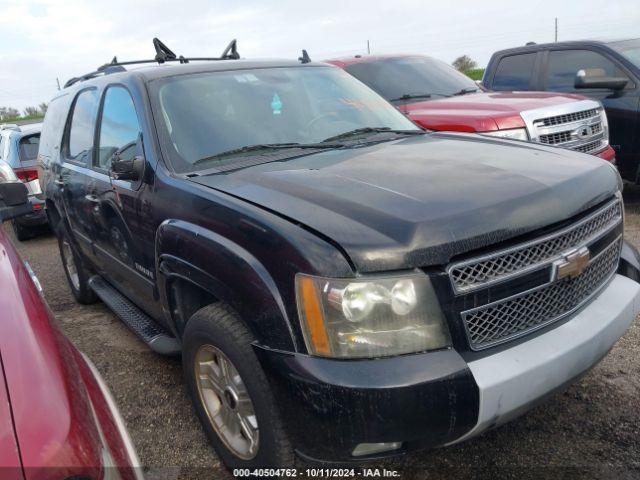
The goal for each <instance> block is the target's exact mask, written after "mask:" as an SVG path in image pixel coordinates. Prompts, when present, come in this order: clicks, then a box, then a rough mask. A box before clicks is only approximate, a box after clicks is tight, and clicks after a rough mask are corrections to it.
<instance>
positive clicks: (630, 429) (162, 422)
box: [15, 187, 640, 479]
mask: <svg viewBox="0 0 640 480" xmlns="http://www.w3.org/2000/svg"><path fill="white" fill-rule="evenodd" d="M625 198H626V202H627V207H626V212H627V217H626V222H627V224H626V236H627V238H628V239H630V240H631V241H632V242H633V243H634V244H635V245H636V246H638V247H640V188H637V187H627V189H626V192H625ZM15 243H16V244H18V246H19V249H20V251H21V252H22V255H23V256H24V258H25V259H26V260H28V261H29V262H30V263H31V265H32V266H33V269H34V270H35V272H36V274H37V275H38V277H39V278H40V281H41V283H42V285H43V287H44V291H45V295H46V298H47V300H48V301H49V304H50V305H51V309H52V310H53V312H54V313H55V315H56V317H57V319H58V320H59V321H60V323H61V324H62V327H63V329H64V331H65V332H66V334H67V335H68V336H69V337H70V338H71V339H72V340H73V342H74V343H75V344H76V345H77V346H78V347H79V348H80V349H81V350H82V351H84V352H85V353H86V354H87V355H88V356H89V357H90V358H91V359H92V360H93V362H94V363H95V364H96V365H97V367H98V368H99V370H100V371H101V372H102V374H103V375H104V377H105V379H106V381H107V383H108V384H109V386H110V388H111V390H112V392H113V394H114V396H115V398H116V400H117V402H118V404H119V406H120V409H121V411H122V414H123V416H124V418H125V420H126V422H127V425H128V427H129V431H130V432H131V435H132V437H133V441H134V444H135V445H136V447H137V450H138V453H139V455H140V459H141V461H142V463H143V465H145V467H146V468H147V477H148V478H158V479H159V478H162V479H164V478H167V479H169V478H171V479H173V478H221V477H226V476H227V474H226V473H225V472H224V470H223V468H222V467H221V465H220V462H219V461H218V459H217V457H216V455H215V453H214V452H213V451H212V449H211V448H210V447H209V446H208V444H207V441H206V439H205V436H204V434H203V431H202V429H201V428H200V425H199V423H198V421H197V419H196V417H195V413H194V411H193V409H192V407H191V404H190V402H189V400H188V398H187V395H186V390H185V386H184V382H183V380H182V376H181V366H180V361H179V360H178V359H167V358H163V357H160V356H158V355H155V354H154V353H152V352H151V351H149V350H148V349H147V348H146V347H145V345H144V344H142V343H141V342H139V341H138V340H137V339H136V337H135V336H134V335H133V334H132V333H130V332H129V331H128V330H127V328H126V327H124V326H123V324H121V323H120V321H119V320H118V319H117V318H116V317H115V316H114V315H113V314H112V313H111V312H110V311H109V310H108V309H107V308H106V307H105V306H104V305H102V304H100V303H98V304H96V305H92V306H89V307H87V306H80V305H77V304H76V303H75V302H74V300H73V298H72V296H71V293H70V291H69V289H68V287H67V283H66V279H65V277H64V273H63V271H62V265H61V263H60V259H59V255H58V249H57V244H56V240H55V238H54V237H53V236H51V235H47V236H41V237H39V238H37V239H34V240H30V241H27V242H23V243H19V242H15ZM639 344H640V321H638V320H637V321H636V323H635V324H634V325H633V326H632V327H631V329H630V330H629V331H628V332H627V334H626V335H625V336H624V337H623V338H622V340H621V341H620V342H619V343H618V344H617V345H616V346H615V348H614V349H613V351H612V352H611V353H610V354H609V355H608V356H607V357H606V358H605V360H604V361H603V362H602V363H601V364H600V365H598V366H597V367H596V368H595V369H594V370H593V371H591V372H590V373H589V374H588V375H586V376H585V377H584V378H583V379H582V380H581V381H579V382H578V383H576V384H574V385H573V386H571V387H570V388H569V389H568V390H567V391H566V392H564V393H561V394H558V395H556V396H555V397H553V398H552V399H550V400H549V401H548V402H547V403H545V404H544V405H542V406H540V407H538V408H536V409H535V410H533V411H531V412H530V413H528V414H527V415H525V416H523V417H521V418H520V419H518V420H516V421H514V422H512V423H510V424H508V425H505V426H503V427H501V428H498V429H496V430H494V431H491V432H488V433H486V434H485V435H483V436H481V437H480V438H476V439H474V440H471V441H469V442H467V443H465V444H463V445H459V446H455V447H451V448H447V449H442V450H437V451H431V452H423V453H416V454H412V455H409V456H407V457H406V458H404V459H402V460H399V461H394V462H392V463H390V464H388V467H390V468H394V469H397V470H399V471H400V472H401V473H402V477H403V478H451V477H452V476H453V477H458V478H459V477H494V476H498V475H499V476H500V477H511V478H523V477H527V478H540V477H548V478H559V477H563V478H569V477H570V478H611V477H614V476H615V477H618V478H619V479H623V478H640V408H639V407H640V346H639Z"/></svg>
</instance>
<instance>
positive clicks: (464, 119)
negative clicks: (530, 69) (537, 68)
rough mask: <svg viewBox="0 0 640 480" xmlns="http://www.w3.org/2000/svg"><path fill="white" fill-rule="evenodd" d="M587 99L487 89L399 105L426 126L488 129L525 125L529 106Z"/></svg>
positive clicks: (439, 128)
mask: <svg viewBox="0 0 640 480" xmlns="http://www.w3.org/2000/svg"><path fill="white" fill-rule="evenodd" d="M584 99H585V97H583V96H581V95H572V94H562V93H551V92H483V93H471V94H467V95H460V96H456V97H450V98H442V99H433V100H425V101H420V102H407V103H406V104H397V106H398V108H399V109H400V110H401V111H402V112H403V113H405V114H407V115H409V117H410V118H411V119H412V120H413V121H415V122H417V123H419V124H420V125H421V126H423V127H424V128H429V129H432V130H455V131H464V132H488V131H492V130H501V129H505V128H522V127H524V126H525V124H524V120H523V119H522V117H521V116H520V112H523V111H525V110H533V109H536V108H543V107H549V106H555V105H562V104H565V103H571V102H575V101H579V100H584Z"/></svg>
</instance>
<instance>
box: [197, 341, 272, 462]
mask: <svg viewBox="0 0 640 480" xmlns="http://www.w3.org/2000/svg"><path fill="white" fill-rule="evenodd" d="M195 375H196V384H197V386H198V394H199V395H200V400H201V402H202V405H203V406H204V409H205V411H206V412H207V416H208V417H209V421H210V422H211V426H212V427H213V429H214V430H215V432H216V434H217V435H218V437H219V438H220V439H221V440H222V442H223V443H224V444H225V445H226V446H227V448H228V449H229V450H231V451H232V452H233V454H234V455H236V456H237V457H239V458H241V459H243V460H251V459H252V458H253V457H255V456H256V454H257V453H258V446H259V432H258V420H257V417H256V413H255V410H254V407H253V402H252V401H251V398H250V397H249V392H248V391H247V388H246V386H245V384H244V382H243V381H242V378H241V377H240V374H239V373H238V370H237V369H236V368H235V366H234V365H233V363H231V360H229V358H228V357H227V356H226V355H225V354H224V353H223V352H222V351H221V350H220V349H219V348H217V347H214V346H213V345H202V346H201V347H200V348H199V349H198V352H197V353H196V357H195Z"/></svg>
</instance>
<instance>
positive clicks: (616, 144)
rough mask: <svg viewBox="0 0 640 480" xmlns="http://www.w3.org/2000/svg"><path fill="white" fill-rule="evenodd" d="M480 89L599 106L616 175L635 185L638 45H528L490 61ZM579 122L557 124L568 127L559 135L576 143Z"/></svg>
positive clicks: (639, 139) (638, 175)
mask: <svg viewBox="0 0 640 480" xmlns="http://www.w3.org/2000/svg"><path fill="white" fill-rule="evenodd" d="M482 83H483V84H484V85H485V86H486V87H487V88H489V89H491V90H546V91H555V92H573V93H578V94H581V95H586V96H588V97H591V98H594V99H596V100H599V101H600V102H602V104H603V105H604V108H605V110H606V112H607V117H608V119H609V137H610V144H611V146H612V147H613V148H614V149H615V151H616V161H617V163H618V168H619V170H620V174H621V175H622V177H623V178H625V179H627V180H629V181H632V182H635V183H638V182H640V135H638V133H637V132H638V129H640V39H635V40H623V41H616V42H596V41H581V42H558V43H548V44H542V45H537V44H534V43H532V44H527V45H526V46H524V47H519V48H511V49H508V50H502V51H499V52H496V53H494V54H493V56H492V57H491V60H490V61H489V65H488V66H487V69H486V70H485V73H484V78H483V80H482ZM578 120H583V118H571V117H570V116H566V117H565V118H559V119H558V121H559V122H560V123H564V124H566V127H567V128H566V131H565V132H561V133H563V135H565V136H567V135H568V137H567V138H579V136H580V135H581V129H580V128H576V127H578V126H579V125H576V124H575V122H577V121H578ZM572 123H573V124H572ZM558 124H559V123H556V124H554V125H558ZM545 127H546V125H544V126H542V128H545Z"/></svg>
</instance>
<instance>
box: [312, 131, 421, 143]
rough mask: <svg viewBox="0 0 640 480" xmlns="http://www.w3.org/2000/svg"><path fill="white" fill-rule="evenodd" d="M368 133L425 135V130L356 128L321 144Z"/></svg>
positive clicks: (326, 139) (327, 139)
mask: <svg viewBox="0 0 640 480" xmlns="http://www.w3.org/2000/svg"><path fill="white" fill-rule="evenodd" d="M366 133H395V134H398V135H418V134H423V133H424V131H423V130H418V129H416V130H392V129H391V128H389V127H364V128H356V129H355V130H350V131H348V132H343V133H340V134H338V135H335V136H333V137H329V138H325V139H324V140H323V141H322V142H321V143H322V144H325V142H333V141H335V140H344V139H347V138H349V137H355V136H358V135H363V134H366Z"/></svg>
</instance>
